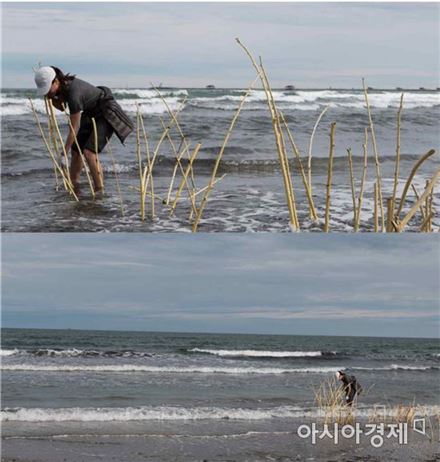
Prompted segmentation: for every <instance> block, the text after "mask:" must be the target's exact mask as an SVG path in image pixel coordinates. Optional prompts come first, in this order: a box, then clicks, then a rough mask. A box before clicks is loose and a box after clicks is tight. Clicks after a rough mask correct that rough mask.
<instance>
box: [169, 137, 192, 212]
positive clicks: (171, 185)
mask: <svg viewBox="0 0 440 462" xmlns="http://www.w3.org/2000/svg"><path fill="white" fill-rule="evenodd" d="M182 144H183V140H182V139H181V140H180V143H179V147H178V148H177V152H178V153H180V154H179V156H183V154H184V152H181V149H182ZM186 150H187V148H186V147H185V148H184V149H183V151H186ZM177 168H178V164H177V162H176V163H175V164H174V167H173V174H172V175H171V181H170V184H169V186H168V194H167V198H166V200H165V202H164V204H165V205H168V204H169V203H170V201H171V193H172V192H173V186H174V180H175V178H176V175H177Z"/></svg>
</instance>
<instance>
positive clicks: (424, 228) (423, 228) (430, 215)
mask: <svg viewBox="0 0 440 462" xmlns="http://www.w3.org/2000/svg"><path fill="white" fill-rule="evenodd" d="M433 216H434V212H432V211H430V212H428V213H427V214H426V216H425V219H424V220H423V221H422V224H421V225H420V228H419V231H420V232H425V233H430V232H431V229H430V221H431V220H432V218H433Z"/></svg>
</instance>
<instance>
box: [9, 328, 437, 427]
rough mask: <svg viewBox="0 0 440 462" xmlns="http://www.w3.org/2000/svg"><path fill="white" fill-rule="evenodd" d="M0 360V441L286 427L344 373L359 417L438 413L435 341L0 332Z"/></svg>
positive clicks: (308, 414)
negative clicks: (357, 393)
mask: <svg viewBox="0 0 440 462" xmlns="http://www.w3.org/2000/svg"><path fill="white" fill-rule="evenodd" d="M1 351H2V354H1V356H2V358H1V359H2V365H1V369H2V421H3V431H4V432H6V433H7V434H8V435H9V436H12V435H14V431H16V432H22V431H23V429H24V428H29V429H30V430H29V431H30V432H31V433H32V431H35V432H37V431H41V429H42V428H43V429H45V431H47V432H55V433H53V434H56V433H57V432H58V433H59V432H60V431H64V430H65V429H66V428H70V427H72V428H83V429H84V428H87V431H89V432H92V431H94V432H99V431H101V430H103V429H104V428H108V427H109V426H111V427H112V428H113V430H114V429H115V427H116V428H117V429H118V431H119V432H120V433H122V434H125V433H130V431H134V428H135V427H136V426H137V427H136V428H138V429H139V426H141V427H142V428H143V429H144V430H145V428H148V426H151V425H155V424H156V425H159V424H160V425H162V424H166V425H171V426H173V425H176V426H177V427H178V428H180V427H179V426H181V425H184V424H185V423H187V422H191V423H195V424H197V423H200V424H203V425H204V426H205V427H206V428H210V429H216V431H217V432H218V431H221V428H222V426H223V425H224V424H225V419H227V420H229V421H231V422H232V423H231V425H233V424H234V425H235V424H236V425H241V426H243V427H245V426H246V425H250V424H252V425H253V424H256V425H258V424H260V423H261V424H263V423H264V424H266V425H267V422H268V421H269V422H272V424H273V425H274V426H275V427H276V426H277V425H278V426H286V425H287V424H288V423H289V422H292V421H293V420H295V419H296V420H298V419H301V418H305V417H313V416H314V415H316V407H315V403H314V395H313V390H314V389H316V388H317V387H318V386H319V385H320V384H321V383H322V382H323V381H324V380H326V379H329V378H332V377H333V376H334V372H336V371H337V370H339V369H342V368H344V369H348V370H349V371H350V373H352V374H355V375H356V377H357V379H358V381H359V382H360V383H361V384H362V386H363V388H364V390H365V392H364V393H363V394H362V395H361V397H360V400H359V408H358V411H357V412H359V413H360V415H368V413H369V412H372V409H373V407H374V406H375V405H379V404H382V405H384V404H387V405H396V404H399V403H403V404H410V403H411V402H413V400H414V401H415V402H416V403H417V404H421V405H425V406H426V408H427V409H429V410H430V411H429V412H436V411H437V412H438V410H439V401H438V396H439V391H440V389H439V370H440V354H439V343H438V340H434V339H398V338H371V337H370V338H368V337H320V336H316V337H314V336H276V335H238V334H185V333H182V334H179V333H149V332H114V331H113V332H106V331H79V330H25V329H2V350H1ZM37 422H38V425H37V424H36V423H37ZM106 426H107V427H106ZM154 428H155V429H156V432H157V431H158V428H161V427H157V426H156V427H154ZM18 429H19V430H18ZM32 429H33V430H32ZM168 430H169V427H168Z"/></svg>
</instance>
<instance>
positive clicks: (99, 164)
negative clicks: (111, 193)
mask: <svg viewBox="0 0 440 462" xmlns="http://www.w3.org/2000/svg"><path fill="white" fill-rule="evenodd" d="M91 119H92V125H93V138H94V143H95V155H96V165H97V167H98V175H99V178H100V179H101V186H102V190H103V191H104V173H103V172H102V166H101V161H100V159H99V152H98V151H99V146H98V128H97V127H96V120H95V118H94V117H92V118H91Z"/></svg>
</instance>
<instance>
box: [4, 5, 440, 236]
mask: <svg viewBox="0 0 440 462" xmlns="http://www.w3.org/2000/svg"><path fill="white" fill-rule="evenodd" d="M1 7H2V50H1V52H2V85H1V94H2V97H1V156H2V171H1V179H2V231H3V232H295V233H296V232H313V233H328V232H345V233H353V232H360V233H365V232H368V233H369V232H391V233H400V232H422V233H431V232H438V231H439V227H440V216H439V209H440V197H439V194H438V186H439V185H438V180H439V177H440V160H439V153H438V152H439V149H440V88H439V82H440V75H439V74H440V70H439V69H440V63H439V59H440V58H439V56H440V50H439V48H440V45H439V44H440V32H439V31H440V27H439V26H440V20H439V17H440V4H439V3H419V2H418V3H377V2H375V3H368V2H366V3H326V2H323V3H295V2H292V3H261V2H258V3H234V2H229V3H148V2H145V3H142V2H140V3H117V2H116V3H115V2H108V3H107V2H99V3H84V2H69V3H54V2H49V3H47V2H46V3H43V2H42V3H39V2H32V3H13V2H10V3H8V2H6V3H2V5H1Z"/></svg>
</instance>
